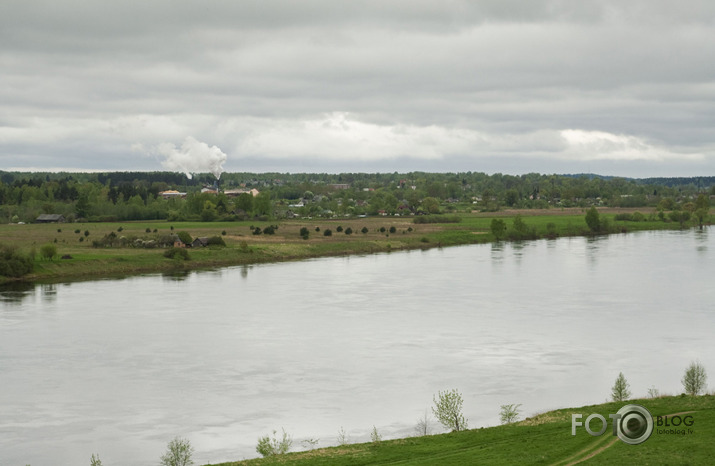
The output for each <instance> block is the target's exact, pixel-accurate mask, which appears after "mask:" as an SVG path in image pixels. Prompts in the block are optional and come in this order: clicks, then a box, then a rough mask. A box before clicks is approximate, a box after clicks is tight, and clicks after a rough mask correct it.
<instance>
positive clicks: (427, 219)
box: [413, 215, 462, 224]
mask: <svg viewBox="0 0 715 466" xmlns="http://www.w3.org/2000/svg"><path fill="white" fill-rule="evenodd" d="M461 221H462V217H460V216H458V215H420V216H419V217H415V219H414V220H413V223H418V224H419V223H459V222H461Z"/></svg>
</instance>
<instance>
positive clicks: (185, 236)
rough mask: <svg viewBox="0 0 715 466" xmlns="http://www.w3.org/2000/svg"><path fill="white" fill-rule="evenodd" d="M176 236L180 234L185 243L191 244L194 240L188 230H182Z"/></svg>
mask: <svg viewBox="0 0 715 466" xmlns="http://www.w3.org/2000/svg"><path fill="white" fill-rule="evenodd" d="M176 236H178V237H179V239H180V240H181V242H182V243H184V244H191V242H192V241H193V240H194V239H193V238H192V237H191V235H190V234H189V232H187V231H180V232H178V233H177V234H176Z"/></svg>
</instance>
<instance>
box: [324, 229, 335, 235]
mask: <svg viewBox="0 0 715 466" xmlns="http://www.w3.org/2000/svg"><path fill="white" fill-rule="evenodd" d="M323 236H333V231H332V230H331V229H330V228H326V229H325V231H323Z"/></svg>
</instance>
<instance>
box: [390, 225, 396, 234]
mask: <svg viewBox="0 0 715 466" xmlns="http://www.w3.org/2000/svg"><path fill="white" fill-rule="evenodd" d="M395 232H397V228H395V226H394V225H393V226H391V227H390V233H395Z"/></svg>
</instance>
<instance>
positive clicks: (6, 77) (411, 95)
mask: <svg viewBox="0 0 715 466" xmlns="http://www.w3.org/2000/svg"><path fill="white" fill-rule="evenodd" d="M199 146H201V147H204V148H206V149H207V150H211V151H213V154H214V155H215V154H217V153H223V154H225V156H226V157H225V158H226V161H225V162H224V163H223V169H224V170H225V171H257V172H263V171H279V172H306V171H309V172H344V171H361V172H378V171H381V172H385V171H390V172H391V171H400V172H406V171H414V170H424V171H442V172H444V171H468V170H471V171H483V172H487V173H495V172H501V173H511V174H521V173H528V172H539V173H580V172H593V173H600V174H605V175H622V176H635V177H646V176H692V175H715V2H713V1H711V0H703V1H691V0H680V1H678V2H675V1H672V0H667V1H663V0H643V1H638V0H613V1H610V0H595V1H588V0H579V1H574V0H554V1H549V0H493V1H492V0H488V1H484V0H482V1H480V0H473V1H459V0H440V1H425V0H404V1H389V0H375V1H352V2H340V1H335V0H331V1H328V0H313V1H310V0H306V1H298V0H293V1H289V0H282V1H269V0H257V1H245V0H243V1H237V0H226V1H217V0H202V1H186V0H151V1H147V0H142V1H134V0H129V1H127V0H122V1H113V0H86V1H78V0H52V1H44V0H41V1H35V0H29V1H28V0H21V1H14V0H2V1H1V2H0V169H4V170H16V169H23V170H26V169H32V170H57V169H64V170H164V169H175V167H174V165H172V164H171V161H170V160H167V157H170V156H169V155H168V154H169V153H170V152H171V149H174V150H175V151H176V152H177V153H179V152H181V151H182V150H183V149H182V148H187V147H199ZM213 146H216V147H215V148H214V147H213ZM167 148H168V149H167ZM187 150H190V149H186V150H184V152H186V151H187ZM217 151H218V152H217ZM184 155H186V154H184ZM214 162H215V160H214ZM195 170H200V168H195ZM205 171H207V172H208V171H209V170H205Z"/></svg>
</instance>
